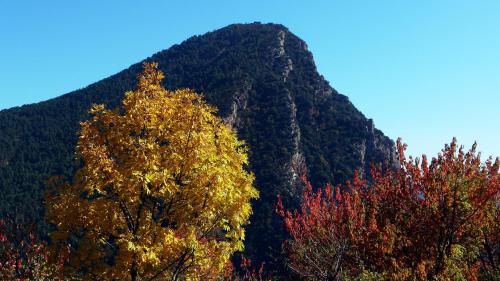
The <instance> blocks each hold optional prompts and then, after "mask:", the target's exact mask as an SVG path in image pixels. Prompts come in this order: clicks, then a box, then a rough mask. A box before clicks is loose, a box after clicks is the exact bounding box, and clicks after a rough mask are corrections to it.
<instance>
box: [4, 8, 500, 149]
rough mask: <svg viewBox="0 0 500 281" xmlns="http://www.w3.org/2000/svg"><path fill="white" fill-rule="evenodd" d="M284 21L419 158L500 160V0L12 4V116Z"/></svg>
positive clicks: (329, 74)
mask: <svg viewBox="0 0 500 281" xmlns="http://www.w3.org/2000/svg"><path fill="white" fill-rule="evenodd" d="M253 21H261V22H274V23H281V24H284V25H286V26H287V27H289V28H290V30H291V31H292V32H294V33H295V34H297V35H298V36H300V37H301V38H303V39H304V40H305V41H306V42H307V43H308V45H309V49H310V50H311V51H312V52H313V54H314V57H315V60H316V63H317V66H318V70H319V72H320V73H321V74H323V75H324V76H325V77H326V79H327V80H329V81H330V83H331V85H332V86H333V87H334V88H336V89H337V90H338V91H340V92H341V93H343V94H345V95H347V96H349V98H350V99H351V101H352V102H353V103H354V104H355V105H356V106H357V107H358V108H359V109H360V110H361V111H362V112H363V113H364V114H365V115H366V116H367V117H369V118H373V119H374V121H375V125H376V126H377V127H378V128H380V129H381V130H382V131H384V132H385V133H386V134H387V135H388V136H390V137H391V138H393V139H396V138H397V137H402V138H403V140H404V141H405V142H406V143H408V145H409V152H410V153H411V154H413V155H419V154H421V153H426V154H428V155H435V154H436V153H437V152H438V151H439V150H440V149H441V147H442V146H443V144H444V143H446V142H449V141H450V140H451V138H452V137H453V136H456V137H457V138H458V140H459V142H460V143H462V144H464V145H466V146H467V147H468V146H470V145H471V144H472V142H473V141H474V140H477V141H478V143H479V150H481V151H483V155H484V154H486V155H494V156H498V155H500V1H498V0H491V1H481V0H478V1H460V0H449V1H445V0H426V1H423V0H421V1H399V0H393V1H372V0H366V1H353V0H349V1H347V0H346V1H335V0H325V1H313V0H311V1H304V0H300V1H293V0H286V1H285V0H283V1H278V0H266V1H260V0H259V1H258V0H252V1H234V0H232V1H202V0H200V1H188V0H184V1H166V0H163V1H127V0H120V1H96V0H95V1H90V0H86V1H67V0H64V1H62V0H60V1H38V0H37V1H35V0H33V1H23V0H11V1H8V0H0V38H1V41H0V109H4V108H9V107H13V106H18V105H22V104H27V103H33V102H38V101H42V100H46V99H50V98H53V97H56V96H59V95H61V94H64V93H66V92H69V91H72V90H75V89H78V88H82V87H85V86H86V85H88V84H90V83H92V82H95V81H97V80H100V79H102V78H105V77H107V76H109V75H111V74H114V73H116V72H118V71H120V70H122V69H123V68H126V67H128V66H129V65H131V64H133V63H136V62H138V61H140V60H142V59H144V58H146V57H148V56H150V55H151V54H153V53H155V52H157V51H160V50H162V49H166V48H168V47H170V46H171V45H172V44H175V43H180V42H181V41H183V40H184V39H186V38H188V37H190V36H192V35H195V34H203V33H205V32H207V31H211V30H214V29H217V28H220V27H223V26H226V25H228V24H231V23H244V22H253Z"/></svg>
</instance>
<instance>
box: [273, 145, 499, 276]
mask: <svg viewBox="0 0 500 281" xmlns="http://www.w3.org/2000/svg"><path fill="white" fill-rule="evenodd" d="M398 150H399V162H400V168H399V169H397V170H395V171H394V170H392V169H388V168H386V169H385V170H382V169H381V168H376V167H373V168H372V173H371V178H372V179H371V180H370V181H369V182H368V181H366V180H363V179H360V177H359V176H358V174H356V175H355V177H354V179H353V180H352V181H350V182H348V183H347V184H346V186H338V187H336V188H331V187H330V186H329V185H327V186H326V187H325V188H323V189H319V190H318V191H317V192H313V189H312V186H311V185H310V184H309V183H308V182H307V180H306V179H305V178H304V180H305V182H306V190H305V192H304V196H303V202H302V204H301V208H300V209H299V210H295V211H293V212H291V211H287V210H285V209H284V207H283V204H282V203H281V200H278V204H277V211H278V213H279V214H280V215H281V216H282V217H283V219H284V223H285V227H286V229H287V230H288V232H289V234H290V239H289V240H288V241H287V242H286V244H285V248H286V250H287V252H288V254H289V266H290V268H291V269H292V270H293V271H294V272H296V273H297V274H299V275H300V276H302V277H303V278H306V279H310V280H342V279H350V278H358V279H359V278H363V277H367V276H368V277H370V278H371V279H377V278H378V279H380V280H477V279H478V278H482V279H485V280H490V279H494V278H498V277H499V274H500V272H499V264H498V262H499V260H498V257H499V254H500V253H499V248H498V246H499V240H498V239H499V236H500V232H499V205H500V201H499V199H500V197H499V196H500V182H499V160H498V159H497V160H496V161H495V162H493V160H492V159H491V158H490V159H488V160H487V161H486V162H485V163H482V162H481V161H480V155H479V154H478V153H477V152H476V146H475V145H474V146H473V147H472V149H471V150H469V151H468V152H465V151H464V150H463V148H460V149H457V143H456V140H453V141H452V143H451V144H450V145H446V146H445V148H444V149H443V151H442V152H441V153H440V154H438V156H437V157H435V158H433V159H432V160H431V162H430V163H428V161H427V158H426V157H425V156H423V157H422V160H421V161H420V160H419V159H415V160H414V159H412V158H411V157H410V158H409V159H407V158H406V157H405V154H404V151H405V146H404V145H403V144H401V143H400V142H399V141H398ZM370 278H368V279H370Z"/></svg>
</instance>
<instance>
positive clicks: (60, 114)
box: [0, 23, 394, 263]
mask: <svg viewBox="0 0 500 281" xmlns="http://www.w3.org/2000/svg"><path fill="white" fill-rule="evenodd" d="M146 60H148V61H155V62H158V63H159V65H160V68H161V69H162V70H163V71H164V72H165V74H166V79H165V80H164V86H165V87H166V88H169V89H175V88H182V87H188V88H193V89H195V90H196V91H198V92H202V93H204V95H205V98H206V99H207V101H208V102H209V103H211V104H213V105H215V106H217V107H218V108H219V115H220V116H222V117H223V118H224V119H225V120H226V122H227V123H228V124H230V125H232V126H233V127H235V128H236V129H237V131H238V134H239V137H240V138H242V139H244V140H245V141H246V142H247V144H248V146H249V148H250V169H251V170H252V171H253V172H254V173H255V175H256V182H255V184H256V187H257V188H258V189H259V190H260V194H261V198H260V199H259V200H258V201H256V202H255V203H254V215H253V217H252V219H251V221H252V222H251V225H249V226H248V228H247V229H248V232H247V242H246V247H247V254H249V255H250V257H252V258H254V259H256V260H257V261H260V260H266V261H268V263H269V262H271V263H272V260H273V258H274V257H273V256H275V254H276V253H277V251H279V249H280V243H281V242H280V241H281V238H280V237H281V235H282V234H281V233H282V232H281V230H280V229H281V221H280V219H279V218H278V217H276V216H275V214H274V204H275V201H276V196H277V194H281V195H282V196H283V198H284V200H285V203H287V204H292V205H293V204H296V203H297V200H298V198H299V196H298V195H299V193H300V191H301V183H300V179H299V175H300V174H301V173H303V172H306V171H307V173H308V176H309V178H310V179H311V181H312V182H313V183H314V184H315V185H316V186H319V185H322V184H323V183H325V182H332V183H340V182H343V181H345V180H346V179H347V178H349V177H351V176H352V174H353V172H354V170H355V169H356V168H361V169H363V170H364V171H366V170H367V168H368V166H369V164H370V163H371V162H378V163H380V162H383V161H386V160H388V161H393V158H394V143H393V141H392V140H390V139H389V138H387V137H386V136H384V134H383V133H382V132H381V131H379V130H377V129H375V128H374V125H373V122H372V121H371V120H370V119H367V118H365V116H364V115H363V114H362V113H361V112H360V111H358V110H357V109H356V108H355V107H354V106H353V105H352V103H351V102H350V101H349V99H348V98H347V97H346V96H344V95H341V94H339V93H338V92H336V91H335V90H334V89H333V88H332V87H331V86H330V85H329V83H328V82H327V81H326V80H325V79H324V78H323V77H322V76H321V75H320V74H318V72H317V71H316V67H315V63H314V60H313V57H312V54H311V53H310V52H309V51H308V50H307V45H306V43H305V42H304V41H302V40H301V39H300V38H298V37H297V36H295V35H294V34H292V33H291V32H290V31H289V30H288V29H287V28H285V27H283V26H281V25H275V24H260V23H254V24H235V25H230V26H228V27H225V28H222V29H219V30H216V31H214V32H209V33H207V34H205V35H202V36H194V37H192V38H190V39H188V40H186V41H185V42H183V43H181V44H179V45H174V46H172V47H171V48H169V49H167V50H164V51H161V52H159V53H157V54H155V55H153V56H152V57H150V58H148V59H146ZM75 67H76V66H75ZM140 71H141V63H137V64H134V65H132V66H131V67H130V68H128V69H126V70H123V71H121V72H120V73H117V74H115V75H113V76H111V77H109V78H106V79H104V80H101V81H99V82H97V83H94V84H92V85H90V86H88V87H86V88H84V89H80V90H77V91H74V92H71V93H68V94H65V95H63V96H60V97H58V98H55V99H52V100H48V101H45V102H41V103H38V104H32V105H27V106H22V107H17V108H12V109H8V110H3V111H0V189H1V192H0V214H1V215H5V214H6V213H16V214H17V215H18V216H21V215H24V216H27V217H30V218H34V219H36V220H40V219H41V218H42V217H43V205H42V197H43V190H44V182H45V181H46V179H47V178H48V177H50V176H51V175H63V176H70V175H71V174H72V172H73V171H74V168H75V166H76V165H78V163H77V161H75V159H74V153H73V151H74V146H75V143H76V140H77V131H78V129H79V122H80V121H82V120H85V119H86V118H88V116H89V115H88V113H87V112H88V109H89V107H90V106H91V104H93V103H105V104H107V105H108V107H116V106H117V105H118V104H119V101H120V100H121V98H122V96H123V93H124V92H125V91H127V90H129V89H132V88H134V86H135V81H136V75H137V74H138V73H139V72H140ZM7 94H15V93H7Z"/></svg>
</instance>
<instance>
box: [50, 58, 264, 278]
mask: <svg viewBox="0 0 500 281" xmlns="http://www.w3.org/2000/svg"><path fill="white" fill-rule="evenodd" d="M144 66H145V69H144V72H143V73H142V74H141V75H140V76H139V79H138V85H137V89H136V90H134V91H131V92H127V93H126V94H125V97H124V100H123V104H122V107H121V108H119V109H115V110H109V109H106V108H104V106H102V105H96V106H94V107H93V108H92V110H91V112H92V114H93V118H92V119H91V120H89V121H87V122H83V123H81V131H80V134H79V141H78V145H77V149H76V154H77V156H78V158H79V159H80V160H81V162H82V167H81V169H80V170H78V172H77V173H76V175H75V177H74V179H73V180H72V181H70V182H66V183H65V182H59V183H56V184H54V186H55V187H54V188H53V189H51V190H50V191H49V192H48V193H47V197H46V199H47V200H46V201H47V213H48V215H47V220H48V222H49V223H51V225H53V226H54V227H55V230H54V231H53V232H52V233H50V238H51V240H52V242H53V245H52V249H54V250H56V249H58V248H60V247H67V246H69V247H70V248H71V250H72V254H71V256H70V259H69V262H68V263H67V266H66V267H65V269H66V270H68V271H70V272H76V273H78V274H79V275H80V276H83V278H84V280H94V279H96V278H97V279H98V280H178V279H181V280H211V279H215V278H217V277H218V276H220V275H221V274H224V273H227V272H226V271H227V269H228V268H230V258H231V256H232V254H233V253H234V252H235V251H241V250H242V249H243V240H244V238H245V231H244V226H245V224H246V223H247V222H248V219H249V216H250V214H251V206H250V200H251V199H254V198H257V197H258V192H257V190H256V189H255V188H254V187H253V186H252V184H253V180H254V177H253V175H252V174H251V173H249V172H248V171H247V169H246V165H247V154H246V148H245V146H244V143H243V142H241V141H239V140H238V139H237V138H236V134H235V132H234V131H233V130H232V129H230V128H229V127H227V126H226V125H225V124H223V122H222V120H221V119H220V118H218V117H216V116H215V115H214V113H215V111H216V110H215V109H214V108H213V107H211V106H209V105H207V104H206V103H205V102H204V101H203V99H202V97H201V96H200V95H198V94H196V93H194V92H193V91H191V90H188V89H181V90H176V91H167V90H165V89H164V88H162V86H161V85H160V82H161V80H162V79H163V74H162V73H161V72H160V71H159V70H157V65H156V64H151V63H146V64H145V65H144Z"/></svg>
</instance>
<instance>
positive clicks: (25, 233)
mask: <svg viewBox="0 0 500 281" xmlns="http://www.w3.org/2000/svg"><path fill="white" fill-rule="evenodd" d="M67 254H68V252H67V251H61V252H58V253H57V255H54V256H55V258H56V259H51V255H49V251H48V247H47V243H46V242H45V241H43V240H42V239H40V237H39V236H38V234H37V231H36V224H34V223H19V222H17V221H16V220H15V219H13V218H12V217H9V216H7V217H5V218H3V219H1V220H0V280H70V278H69V277H68V276H63V274H62V267H63V265H64V262H65V260H66V258H67V256H68V255H67Z"/></svg>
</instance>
